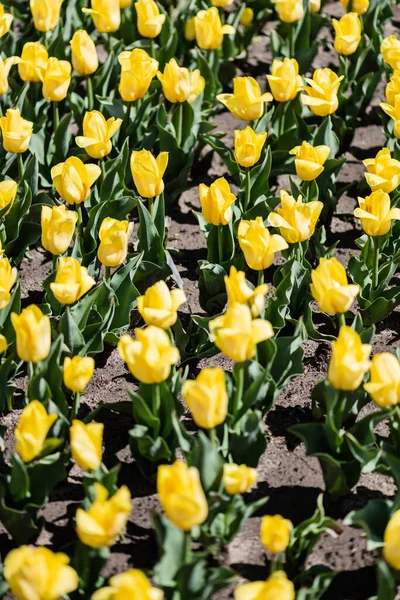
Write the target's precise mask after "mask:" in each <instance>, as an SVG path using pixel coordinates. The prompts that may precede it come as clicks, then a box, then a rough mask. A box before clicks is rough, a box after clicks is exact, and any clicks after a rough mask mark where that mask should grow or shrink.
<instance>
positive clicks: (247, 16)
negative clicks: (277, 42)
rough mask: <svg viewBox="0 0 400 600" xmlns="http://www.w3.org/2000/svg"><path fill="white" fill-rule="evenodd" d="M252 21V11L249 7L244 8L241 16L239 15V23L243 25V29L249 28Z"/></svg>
mask: <svg viewBox="0 0 400 600" xmlns="http://www.w3.org/2000/svg"><path fill="white" fill-rule="evenodd" d="M253 21H254V11H253V9H252V8H250V6H245V8H244V9H243V12H242V14H241V15H240V21H239V23H240V24H241V25H243V27H251V25H252V23H253Z"/></svg>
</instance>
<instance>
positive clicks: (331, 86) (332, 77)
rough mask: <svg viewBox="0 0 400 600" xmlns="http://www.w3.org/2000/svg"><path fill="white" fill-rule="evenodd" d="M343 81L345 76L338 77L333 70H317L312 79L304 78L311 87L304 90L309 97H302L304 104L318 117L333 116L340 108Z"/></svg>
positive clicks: (303, 95)
mask: <svg viewBox="0 0 400 600" xmlns="http://www.w3.org/2000/svg"><path fill="white" fill-rule="evenodd" d="M342 79H343V75H341V76H340V77H338V76H337V75H336V73H334V72H333V71H331V69H328V68H325V69H316V70H315V71H314V74H313V78H312V79H308V78H307V77H305V78H304V81H306V82H307V83H308V85H309V87H305V88H304V91H305V92H306V94H307V95H305V94H302V96H301V100H302V102H303V104H305V105H306V106H308V107H309V108H310V110H311V111H312V112H313V113H314V114H315V115H317V116H318V117H326V116H327V115H331V114H332V113H334V112H335V111H336V110H337V108H338V106H339V100H338V96H337V94H338V89H339V86H340V82H341V81H342Z"/></svg>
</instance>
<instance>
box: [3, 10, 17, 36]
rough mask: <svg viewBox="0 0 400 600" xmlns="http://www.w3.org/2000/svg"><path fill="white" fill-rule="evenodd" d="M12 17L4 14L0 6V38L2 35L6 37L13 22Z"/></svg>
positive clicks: (9, 14)
mask: <svg viewBox="0 0 400 600" xmlns="http://www.w3.org/2000/svg"><path fill="white" fill-rule="evenodd" d="M13 19H14V17H13V16H12V14H11V13H6V12H5V11H4V6H3V5H2V4H0V38H2V37H3V35H6V33H8V32H9V31H10V27H11V23H12V22H13Z"/></svg>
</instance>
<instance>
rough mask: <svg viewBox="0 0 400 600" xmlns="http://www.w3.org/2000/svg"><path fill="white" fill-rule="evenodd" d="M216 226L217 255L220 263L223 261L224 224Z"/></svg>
mask: <svg viewBox="0 0 400 600" xmlns="http://www.w3.org/2000/svg"><path fill="white" fill-rule="evenodd" d="M217 227H218V256H219V263H220V264H222V263H223V262H224V229H223V228H224V226H223V225H217Z"/></svg>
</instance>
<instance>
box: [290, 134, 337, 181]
mask: <svg viewBox="0 0 400 600" xmlns="http://www.w3.org/2000/svg"><path fill="white" fill-rule="evenodd" d="M330 152H331V149H330V148H329V146H315V147H313V146H311V144H309V143H308V142H303V143H302V145H301V146H296V147H295V148H293V150H291V151H290V154H294V156H295V157H296V158H295V160H294V164H295V167H296V173H297V176H298V177H300V179H302V180H303V181H313V180H314V179H316V178H317V177H319V175H321V173H322V172H323V170H324V166H323V165H324V164H325V162H326V160H327V158H328V156H329V154H330Z"/></svg>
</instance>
